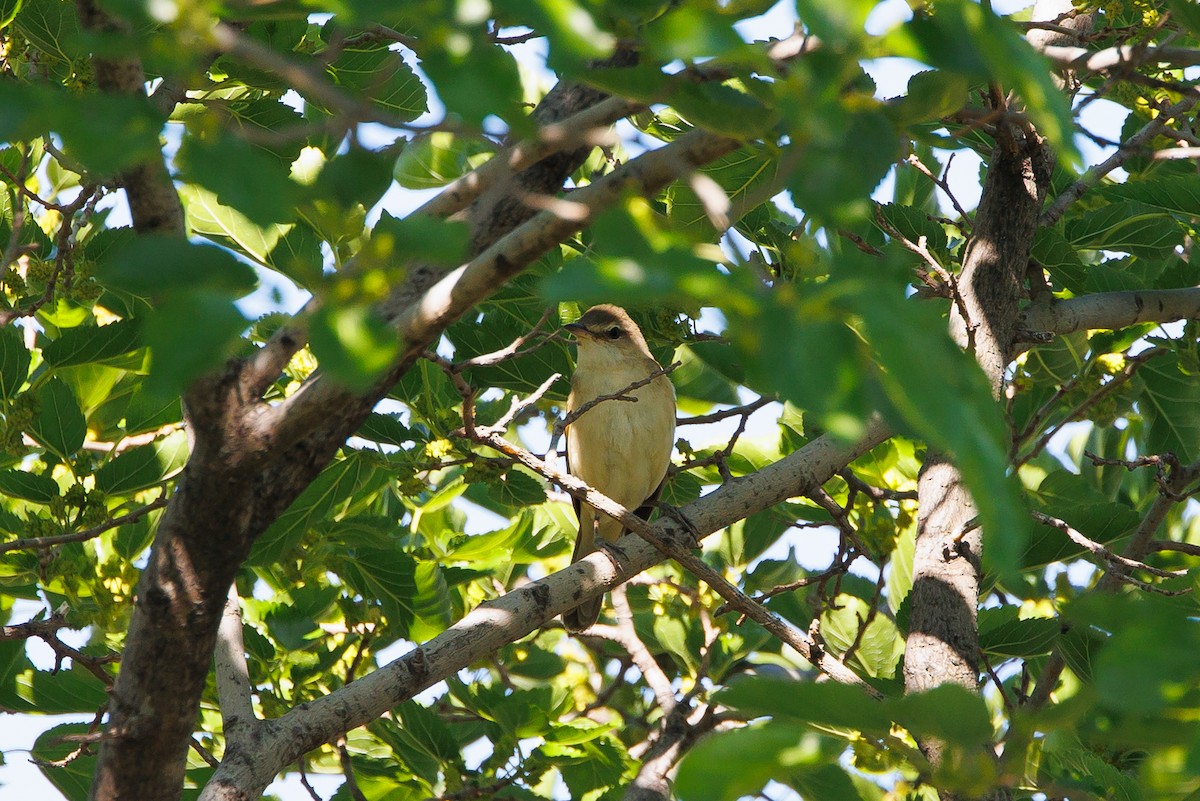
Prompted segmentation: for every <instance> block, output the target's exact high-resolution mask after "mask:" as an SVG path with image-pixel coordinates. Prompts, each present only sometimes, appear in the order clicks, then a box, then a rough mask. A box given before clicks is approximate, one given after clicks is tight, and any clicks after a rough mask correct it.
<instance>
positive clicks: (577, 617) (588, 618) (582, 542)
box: [562, 514, 604, 631]
mask: <svg viewBox="0 0 1200 801" xmlns="http://www.w3.org/2000/svg"><path fill="white" fill-rule="evenodd" d="M580 517H581V518H582V519H581V520H580V528H579V534H578V535H577V536H576V537H575V552H574V553H572V554H571V563H572V564H574V563H575V562H578V561H579V560H580V559H582V558H584V557H585V556H587V555H588V554H589V553H591V552H592V551H594V550H595V548H594V547H593V542H594V539H595V535H594V532H589V533H587V534H585V530H584V527H585V526H594V525H595V524H594V523H593V517H592V515H590V514H583V515H581V516H580ZM603 606H604V596H603V595H598V596H596V597H595V598H591V599H588V600H586V601H584V602H583V603H581V604H580V605H579V606H577V607H575V608H574V609H569V610H567V611H566V612H563V615H562V621H563V625H564V626H566V627H567V630H568V631H583V630H584V629H586V628H591V626H592V624H594V623H595V622H596V621H597V620H599V619H600V609H601V607H603Z"/></svg>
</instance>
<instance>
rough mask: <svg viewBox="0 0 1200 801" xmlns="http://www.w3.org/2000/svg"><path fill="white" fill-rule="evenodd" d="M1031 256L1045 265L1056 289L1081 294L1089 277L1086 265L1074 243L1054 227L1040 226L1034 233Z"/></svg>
mask: <svg viewBox="0 0 1200 801" xmlns="http://www.w3.org/2000/svg"><path fill="white" fill-rule="evenodd" d="M1030 258H1031V259H1033V260H1034V261H1036V263H1038V264H1040V265H1042V266H1043V267H1045V269H1046V271H1048V272H1049V273H1050V281H1051V283H1052V284H1054V287H1055V289H1069V290H1070V291H1072V293H1075V294H1081V293H1082V291H1084V287H1085V282H1086V279H1087V267H1086V266H1084V263H1082V260H1080V258H1079V254H1078V253H1076V252H1075V248H1074V247H1073V246H1072V243H1070V242H1068V241H1067V239H1066V237H1064V236H1063V235H1062V234H1061V233H1060V231H1058V230H1057V229H1054V228H1039V229H1038V230H1037V233H1036V234H1034V235H1033V248H1032V251H1031V252H1030Z"/></svg>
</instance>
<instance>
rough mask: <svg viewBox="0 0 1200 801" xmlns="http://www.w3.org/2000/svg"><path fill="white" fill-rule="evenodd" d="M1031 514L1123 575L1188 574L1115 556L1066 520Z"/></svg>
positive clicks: (1038, 513) (1175, 575) (1173, 575)
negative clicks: (1134, 572) (1131, 572)
mask: <svg viewBox="0 0 1200 801" xmlns="http://www.w3.org/2000/svg"><path fill="white" fill-rule="evenodd" d="M1030 514H1031V515H1033V519H1034V520H1036V521H1037V522H1039V523H1041V524H1042V525H1043V526H1049V527H1050V528H1056V529H1058V530H1059V531H1061V532H1062V533H1063V534H1066V535H1067V537H1068V538H1069V539H1070V540H1071V542H1073V543H1075V544H1076V545H1078V546H1079V547H1081V548H1083V549H1084V550H1086V551H1087V552H1088V553H1090V554H1092V555H1094V556H1097V557H1099V558H1100V559H1103V560H1104V561H1105V562H1108V563H1109V564H1110V565H1112V566H1114V567H1116V568H1117V569H1118V572H1122V573H1123V572H1124V571H1125V570H1145V571H1146V572H1147V573H1149V574H1150V575H1152V576H1158V577H1159V578H1178V577H1179V576H1183V575H1186V574H1187V571H1186V570H1162V569H1161V568H1157V567H1151V566H1150V565H1148V564H1146V563H1145V562H1140V561H1138V560H1136V559H1130V558H1128V557H1126V556H1121V555H1119V554H1115V553H1113V552H1112V551H1110V550H1108V549H1107V548H1105V547H1104V546H1103V545H1102V544H1100V543H1098V542H1096V541H1095V540H1093V539H1092V538H1090V537H1088V536H1087V535H1086V534H1084V533H1082V532H1080V531H1079V530H1078V529H1075V528H1072V527H1071V525H1070V524H1069V523H1067V522H1066V521H1064V520H1060V519H1058V518H1057V517H1051V516H1050V515H1047V514H1043V513H1041V512H1037V511H1034V512H1030Z"/></svg>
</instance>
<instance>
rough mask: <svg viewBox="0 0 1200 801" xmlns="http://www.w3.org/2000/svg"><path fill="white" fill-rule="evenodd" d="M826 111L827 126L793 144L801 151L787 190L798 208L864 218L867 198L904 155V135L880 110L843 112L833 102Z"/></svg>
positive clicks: (836, 216) (824, 215)
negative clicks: (849, 143) (851, 147)
mask: <svg viewBox="0 0 1200 801" xmlns="http://www.w3.org/2000/svg"><path fill="white" fill-rule="evenodd" d="M823 111H826V112H827V119H826V120H824V121H823V122H824V123H825V124H826V125H827V126H828V128H827V129H822V130H819V131H815V132H814V134H813V136H812V137H811V139H809V140H808V141H804V140H801V143H800V144H798V145H793V148H795V147H799V151H798V153H797V156H798V158H797V166H796V169H795V171H794V172H793V173H792V178H791V180H790V181H789V182H788V189H790V190H791V193H792V198H793V200H794V201H795V203H796V205H797V206H799V207H800V208H802V209H804V210H805V211H807V212H809V213H811V214H815V215H818V216H819V217H821V218H823V219H831V220H833V221H840V220H851V219H858V218H861V217H865V216H866V214H867V213H868V209H869V208H870V204H869V202H868V197H869V196H870V194H871V192H872V191H874V189H875V187H877V186H878V185H879V182H880V181H882V180H883V177H884V176H885V175H886V174H887V171H888V170H889V169H891V166H892V162H893V161H895V160H896V158H897V157H898V155H899V153H900V141H901V140H900V137H899V135H898V134H897V132H896V130H895V128H894V127H893V126H892V122H891V120H889V119H888V117H887V115H886V114H884V113H883V112H882V111H880V110H876V109H867V110H864V111H858V110H854V111H848V112H847V111H844V110H843V111H842V113H840V114H839V113H838V108H837V107H835V106H832V105H831V106H828V107H826V109H823ZM847 141H853V142H858V143H860V145H861V148H855V149H854V150H853V151H851V150H848V149H847V148H846V147H845V143H846V142H847ZM785 158H786V156H785Z"/></svg>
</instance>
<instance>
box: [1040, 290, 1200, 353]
mask: <svg viewBox="0 0 1200 801" xmlns="http://www.w3.org/2000/svg"><path fill="white" fill-rule="evenodd" d="M1194 319H1200V287H1188V288H1184V289H1146V290H1138V291H1131V292H1100V293H1097V294H1094V295H1081V296H1080V297H1077V298H1070V299H1068V300H1051V301H1050V302H1049V303H1032V304H1030V305H1029V306H1026V307H1025V308H1024V309H1022V310H1021V314H1020V320H1019V322H1020V327H1021V329H1022V330H1021V332H1020V333H1019V334H1018V340H1024V341H1029V340H1031V339H1032V340H1034V341H1036V340H1037V339H1038V338H1039V335H1043V334H1072V333H1074V332H1076V331H1088V330H1091V329H1094V328H1124V327H1125V326H1130V325H1137V324H1138V323H1169V322H1172V321H1174V320H1194Z"/></svg>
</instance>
